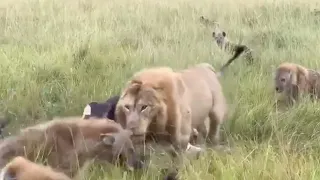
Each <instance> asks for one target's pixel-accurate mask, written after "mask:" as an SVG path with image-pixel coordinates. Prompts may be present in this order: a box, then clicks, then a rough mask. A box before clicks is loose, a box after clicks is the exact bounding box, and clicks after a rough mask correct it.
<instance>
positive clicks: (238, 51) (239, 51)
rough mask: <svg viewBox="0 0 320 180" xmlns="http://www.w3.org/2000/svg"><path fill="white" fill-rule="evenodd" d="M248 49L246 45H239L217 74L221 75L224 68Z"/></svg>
mask: <svg viewBox="0 0 320 180" xmlns="http://www.w3.org/2000/svg"><path fill="white" fill-rule="evenodd" d="M245 50H246V46H245V45H238V46H237V47H236V49H235V53H234V55H233V56H232V57H231V58H230V59H229V60H228V61H227V63H226V64H224V65H223V66H222V67H221V68H220V71H219V72H218V73H217V76H221V75H222V73H223V71H224V69H225V68H227V67H228V66H229V65H230V64H231V63H232V62H233V61H234V60H235V59H237V58H238V57H239V56H240V55H241V54H242V53H243V52H244V51H245Z"/></svg>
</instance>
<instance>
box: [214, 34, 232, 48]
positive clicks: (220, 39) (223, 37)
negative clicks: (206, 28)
mask: <svg viewBox="0 0 320 180" xmlns="http://www.w3.org/2000/svg"><path fill="white" fill-rule="evenodd" d="M212 37H213V39H214V40H215V41H216V43H217V45H218V46H219V47H220V48H221V49H223V48H224V47H225V44H226V43H227V42H228V41H229V40H228V38H227V34H226V32H224V31H219V32H215V31H213V32H212Z"/></svg>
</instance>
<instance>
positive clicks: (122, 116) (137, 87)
mask: <svg viewBox="0 0 320 180" xmlns="http://www.w3.org/2000/svg"><path fill="white" fill-rule="evenodd" d="M175 75H176V73H174V72H173V71H172V69H170V68H153V69H147V70H144V71H141V72H139V73H137V74H135V75H134V76H133V78H132V79H131V80H130V81H129V82H128V84H127V86H126V88H125V89H124V90H123V92H122V94H121V97H120V99H119V102H118V104H117V107H116V119H117V121H118V122H119V123H120V124H121V125H122V126H123V127H124V128H126V129H131V130H132V131H133V134H134V135H145V134H146V133H147V131H148V129H149V127H150V125H154V126H155V128H156V129H152V131H155V130H156V131H164V130H165V126H166V123H167V119H168V116H171V113H170V112H171V111H173V112H174V110H175V107H174V106H175V104H176V103H174V102H175V101H176V98H177V96H179V95H178V94H179V91H180V90H179V89H181V88H177V87H180V86H182V82H181V81H177V78H176V76H175ZM176 82H178V84H177V83H176ZM177 90H178V91H177ZM168 111H170V112H168Z"/></svg>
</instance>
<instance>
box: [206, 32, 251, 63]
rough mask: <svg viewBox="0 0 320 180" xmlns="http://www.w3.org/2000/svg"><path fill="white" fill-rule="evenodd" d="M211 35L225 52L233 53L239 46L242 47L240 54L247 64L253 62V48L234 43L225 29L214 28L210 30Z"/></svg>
mask: <svg viewBox="0 0 320 180" xmlns="http://www.w3.org/2000/svg"><path fill="white" fill-rule="evenodd" d="M212 37H213V38H214V40H215V41H216V43H217V45H218V46H219V47H220V48H221V49H222V50H223V51H225V52H228V53H231V54H234V53H235V52H236V51H237V50H238V49H239V48H241V49H243V51H242V53H241V54H242V56H243V57H244V58H245V59H246V61H247V64H252V63H253V55H252V54H253V50H252V49H251V48H249V47H248V46H247V45H243V44H236V43H234V42H232V41H230V40H229V39H228V38H227V34H226V32H225V31H220V30H215V31H213V32H212Z"/></svg>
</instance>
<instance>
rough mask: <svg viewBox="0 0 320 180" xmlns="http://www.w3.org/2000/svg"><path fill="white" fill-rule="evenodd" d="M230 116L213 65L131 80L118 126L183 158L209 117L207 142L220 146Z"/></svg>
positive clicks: (157, 71)
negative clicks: (222, 127)
mask: <svg viewBox="0 0 320 180" xmlns="http://www.w3.org/2000/svg"><path fill="white" fill-rule="evenodd" d="M240 53H241V52H240V51H239V52H237V53H236V54H235V55H234V57H232V58H231V62H232V61H233V60H234V59H235V58H237V57H238V56H239V54H240ZM229 64H230V63H229ZM226 114H227V105H226V100H225V97H224V94H223V92H222V87H221V85H220V82H219V80H218V77H217V74H216V73H215V70H214V68H213V67H212V66H211V65H210V64H207V63H202V64H198V65H196V66H195V67H192V68H188V69H186V70H182V71H173V70H172V69H171V68H168V67H156V68H149V69H144V70H141V71H140V72H138V73H136V74H134V75H133V77H132V78H131V80H129V82H128V83H127V86H126V87H125V88H124V89H123V92H122V94H121V96H120V99H119V102H118V104H117V106H116V120H117V122H119V123H120V124H121V125H122V126H123V127H124V128H127V129H131V130H132V131H133V134H134V135H135V136H139V135H141V136H142V137H144V139H145V140H149V139H150V138H153V139H155V140H165V141H167V142H169V143H171V144H172V145H173V146H174V148H175V150H177V151H178V152H179V151H180V152H181V151H184V150H186V149H187V147H188V148H192V147H193V146H190V143H189V140H190V136H191V134H192V128H196V129H198V130H199V127H200V126H203V125H204V120H205V118H206V117H209V119H210V126H209V133H208V136H207V142H208V143H210V144H211V145H213V146H216V145H218V143H219V129H220V125H221V123H223V121H224V120H225V117H226ZM197 150H199V148H198V149H197Z"/></svg>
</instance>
